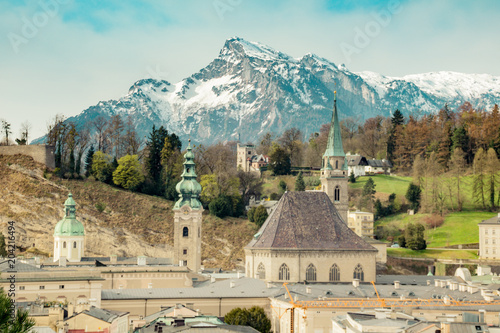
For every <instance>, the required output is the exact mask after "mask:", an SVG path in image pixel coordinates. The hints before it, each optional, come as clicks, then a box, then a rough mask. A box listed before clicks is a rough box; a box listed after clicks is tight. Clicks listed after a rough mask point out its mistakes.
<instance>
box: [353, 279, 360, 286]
mask: <svg viewBox="0 0 500 333" xmlns="http://www.w3.org/2000/svg"><path fill="white" fill-rule="evenodd" d="M352 285H353V286H354V288H357V287H359V279H353V280H352Z"/></svg>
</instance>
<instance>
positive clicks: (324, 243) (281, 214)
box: [247, 191, 376, 251]
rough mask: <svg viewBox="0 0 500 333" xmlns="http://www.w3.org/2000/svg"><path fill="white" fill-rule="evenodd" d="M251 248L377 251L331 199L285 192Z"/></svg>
mask: <svg viewBox="0 0 500 333" xmlns="http://www.w3.org/2000/svg"><path fill="white" fill-rule="evenodd" d="M247 247H248V248H272V249H311V250H315V249H321V250H326V249H328V250H363V251H376V250H375V248H374V247H372V246H371V245H369V244H368V243H367V242H365V241H364V240H363V239H362V238H361V237H359V236H358V235H356V233H355V232H354V231H352V230H351V229H349V227H348V226H347V224H345V222H344V221H342V219H341V217H340V215H339V214H338V212H337V210H336V209H335V207H334V205H333V204H332V202H331V201H330V198H329V197H328V195H327V194H326V193H324V192H319V191H307V192H285V194H284V195H283V196H282V197H281V199H280V201H279V202H278V205H277V206H276V208H275V209H274V211H273V212H272V213H271V215H270V216H269V217H268V218H267V220H266V222H264V224H263V225H262V227H261V228H260V230H259V232H258V233H257V234H256V236H255V237H254V239H253V240H252V241H251V242H250V243H249V244H248V245H247Z"/></svg>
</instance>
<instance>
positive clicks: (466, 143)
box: [451, 126, 473, 164]
mask: <svg viewBox="0 0 500 333" xmlns="http://www.w3.org/2000/svg"><path fill="white" fill-rule="evenodd" d="M451 141H452V147H451V149H452V150H455V149H457V148H460V149H462V151H463V152H464V153H465V159H466V161H467V164H471V163H472V158H473V153H472V150H471V149H470V138H469V134H467V130H466V129H465V126H459V127H457V128H455V130H454V131H453V135H452V137H451Z"/></svg>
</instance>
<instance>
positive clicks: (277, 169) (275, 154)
mask: <svg viewBox="0 0 500 333" xmlns="http://www.w3.org/2000/svg"><path fill="white" fill-rule="evenodd" d="M273 148H274V149H273V151H272V153H271V155H270V156H269V159H270V162H269V166H268V168H269V170H270V171H272V172H273V174H274V175H275V176H281V175H289V174H290V171H291V168H292V166H291V162H290V155H288V154H287V153H286V151H285V150H284V149H283V148H281V147H280V146H278V145H276V146H274V147H273Z"/></svg>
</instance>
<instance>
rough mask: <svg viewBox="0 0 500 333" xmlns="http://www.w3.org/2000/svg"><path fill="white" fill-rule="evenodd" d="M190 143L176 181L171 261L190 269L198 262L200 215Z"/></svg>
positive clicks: (197, 267)
mask: <svg viewBox="0 0 500 333" xmlns="http://www.w3.org/2000/svg"><path fill="white" fill-rule="evenodd" d="M194 167H195V164H194V153H193V152H192V149H191V142H189V144H188V147H187V152H186V154H184V172H183V173H182V175H181V177H182V180H181V181H180V182H179V183H178V184H177V186H176V190H177V192H178V193H179V198H180V199H179V200H178V201H177V202H176V203H175V205H174V209H173V211H174V264H178V265H179V266H187V267H188V268H189V269H191V270H192V271H194V272H198V271H199V270H200V265H201V216H202V213H203V206H202V205H201V202H200V200H198V196H199V195H200V193H201V185H200V184H199V183H198V182H197V181H196V173H195V170H194Z"/></svg>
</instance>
